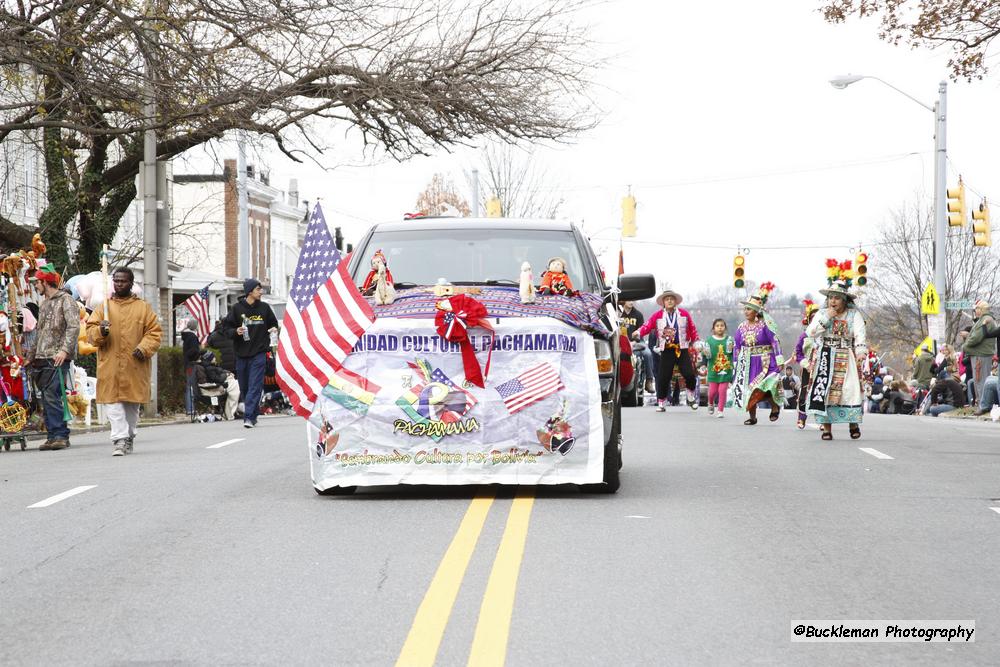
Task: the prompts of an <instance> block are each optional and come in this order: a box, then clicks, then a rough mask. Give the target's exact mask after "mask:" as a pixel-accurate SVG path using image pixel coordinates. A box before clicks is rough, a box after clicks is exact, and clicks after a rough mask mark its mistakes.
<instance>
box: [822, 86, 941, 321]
mask: <svg viewBox="0 0 1000 667" xmlns="http://www.w3.org/2000/svg"><path fill="white" fill-rule="evenodd" d="M862 79H874V80H875V81H878V82H879V83H882V84H884V85H886V86H888V87H890V88H892V89H893V90H895V91H896V92H897V93H899V94H901V95H904V96H906V97H908V98H909V99H911V100H912V101H914V102H916V103H917V104H919V105H920V106H922V107H923V108H925V109H927V110H928V111H930V112H931V113H933V114H934V286H935V287H936V288H937V290H938V294H939V295H940V296H941V300H942V301H944V300H945V299H946V298H947V296H946V293H947V289H948V285H947V283H946V282H945V280H946V276H947V275H948V272H947V267H948V254H947V248H946V244H947V241H948V233H947V232H948V220H947V216H946V214H945V201H946V197H947V194H946V192H945V190H946V189H947V187H948V186H947V183H946V180H947V177H946V173H945V169H946V167H947V159H948V148H947V141H946V140H947V125H946V120H947V103H948V83H947V82H946V81H942V82H941V83H939V84H938V99H937V102H936V103H935V104H934V106H933V107H931V106H928V105H927V104H924V103H923V102H921V101H920V100H918V99H917V98H916V97H913V96H912V95H910V94H909V93H907V92H906V91H903V90H900V89H899V88H897V87H896V86H894V85H892V84H891V83H889V82H888V81H883V80H882V79H880V78H878V77H877V76H865V75H861V74H848V75H846V76H838V77H835V78H833V79H830V85H831V86H833V87H834V88H837V89H838V90H843V89H844V88H847V87H848V86H849V85H851V84H852V83H857V82H858V81H861V80H862ZM943 329H944V327H940V330H939V331H938V332H932V333H936V334H937V335H936V336H935V337H936V338H940V337H943V336H944V331H943Z"/></svg>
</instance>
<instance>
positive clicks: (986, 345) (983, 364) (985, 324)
mask: <svg viewBox="0 0 1000 667" xmlns="http://www.w3.org/2000/svg"><path fill="white" fill-rule="evenodd" d="M975 313H976V316H975V321H974V323H973V325H972V330H971V331H970V332H969V337H968V338H966V339H965V345H964V346H963V348H962V351H963V352H965V354H967V355H968V356H970V357H971V358H972V359H971V361H972V381H973V382H974V383H975V386H976V393H975V395H976V396H982V395H983V384H984V383H985V382H986V377H987V376H988V375H989V374H990V369H991V368H992V364H993V355H995V354H996V353H997V344H996V340H994V338H995V333H996V332H995V331H994V330H995V329H996V327H997V325H996V321H995V320H994V319H993V316H992V315H991V314H990V304H989V303H987V302H986V301H983V300H982V299H980V300H979V301H976V306H975Z"/></svg>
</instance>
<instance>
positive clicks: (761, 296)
mask: <svg viewBox="0 0 1000 667" xmlns="http://www.w3.org/2000/svg"><path fill="white" fill-rule="evenodd" d="M773 291H774V283H772V282H766V283H761V284H760V286H759V287H758V288H757V293H756V294H754V295H753V296H751V297H748V298H747V300H746V301H741V302H740V304H741V305H743V306H746V307H747V308H750V309H752V310H756V311H757V312H758V313H763V312H764V306H766V305H767V298H768V297H769V296H771V292H773Z"/></svg>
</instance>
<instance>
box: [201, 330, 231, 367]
mask: <svg viewBox="0 0 1000 667" xmlns="http://www.w3.org/2000/svg"><path fill="white" fill-rule="evenodd" d="M205 345H206V346H207V347H211V348H214V349H216V350H218V351H219V366H221V367H222V368H224V369H226V370H227V371H229V372H230V373H232V374H233V377H235V376H236V351H235V350H234V349H233V337H232V336H230V335H228V334H227V333H226V332H225V329H224V327H223V324H222V320H219V321H218V322H216V323H215V329H213V330H212V333H210V334H209V335H208V340H207V341H205Z"/></svg>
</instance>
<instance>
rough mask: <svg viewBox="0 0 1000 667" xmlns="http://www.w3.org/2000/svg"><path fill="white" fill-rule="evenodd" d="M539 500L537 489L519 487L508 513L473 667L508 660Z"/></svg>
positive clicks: (485, 597)
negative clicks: (517, 598)
mask: <svg viewBox="0 0 1000 667" xmlns="http://www.w3.org/2000/svg"><path fill="white" fill-rule="evenodd" d="M534 502H535V498H534V489H532V488H529V489H524V488H523V487H522V488H520V489H518V492H517V497H515V498H514V503H513V505H512V506H511V508H510V514H509V515H508V516H507V526H506V527H505V528H504V531H503V537H502V538H501V539H500V547H499V548H498V549H497V557H496V560H494V561H493V569H492V570H491V571H490V579H489V581H488V582H487V584H486V594H485V595H483V603H482V606H481V607H480V608H479V621H478V622H477V623H476V634H475V637H474V638H473V640H472V650H471V651H470V653H469V663H468V664H469V667H484V666H486V665H495V666H496V667H503V664H504V662H505V661H506V659H507V638H508V636H509V635H510V618H511V615H512V614H513V612H514V596H515V594H516V593H517V577H518V574H519V573H520V571H521V558H522V556H523V555H524V543H525V541H526V539H527V537H528V522H529V521H530V520H531V508H532V505H533V504H534Z"/></svg>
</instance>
